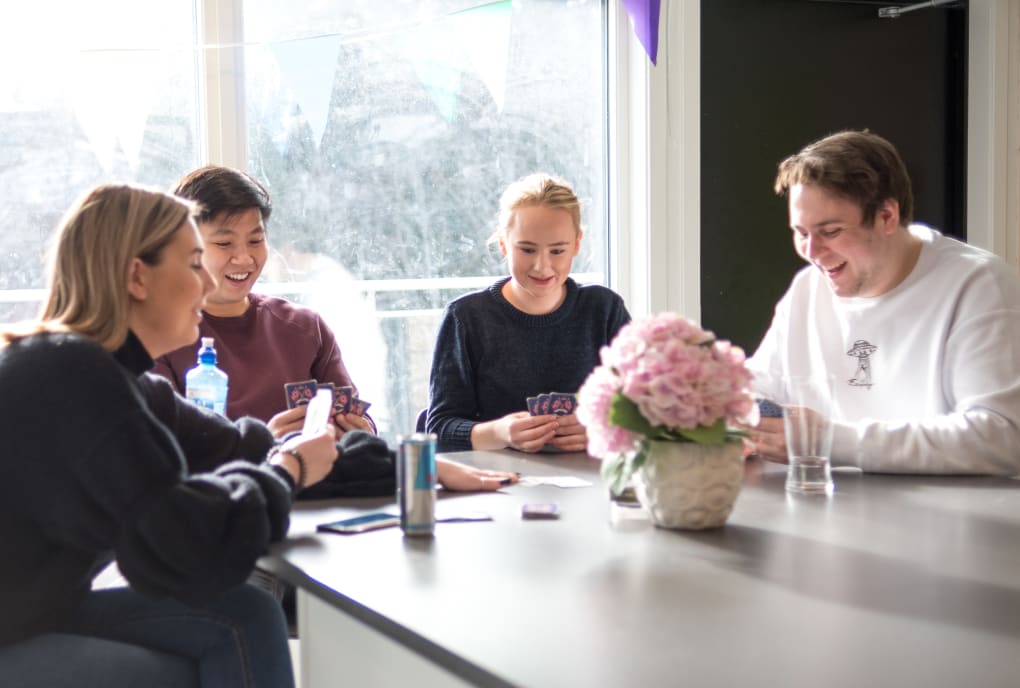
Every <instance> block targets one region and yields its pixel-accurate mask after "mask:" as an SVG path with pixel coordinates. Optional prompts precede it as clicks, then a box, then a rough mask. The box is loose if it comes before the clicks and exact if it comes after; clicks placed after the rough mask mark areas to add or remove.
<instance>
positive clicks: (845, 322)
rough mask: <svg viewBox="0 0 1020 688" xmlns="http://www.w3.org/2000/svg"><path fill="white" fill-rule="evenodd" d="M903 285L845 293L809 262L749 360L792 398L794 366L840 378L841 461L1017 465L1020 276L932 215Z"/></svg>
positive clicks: (777, 393) (1004, 468) (768, 393)
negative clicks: (948, 232)
mask: <svg viewBox="0 0 1020 688" xmlns="http://www.w3.org/2000/svg"><path fill="white" fill-rule="evenodd" d="M910 232H911V234H913V235H914V236H916V237H918V238H920V239H921V241H922V249H921V254H920V257H919V258H918V261H917V264H916V265H915V266H914V269H913V271H912V272H911V273H910V275H909V276H908V277H907V278H906V279H905V280H904V281H903V282H902V283H901V284H900V285H898V286H897V287H896V288H895V289H893V290H891V291H889V292H888V293H886V294H883V295H881V296H877V297H872V298H841V297H838V296H836V295H834V294H833V293H832V290H831V289H830V287H829V285H828V284H827V283H826V281H825V279H824V276H823V275H822V274H821V272H820V271H819V270H818V269H817V268H815V267H812V266H809V267H806V268H804V269H803V270H801V271H800V272H799V273H798V274H797V275H796V276H795V277H794V279H793V282H792V284H791V285H790V289H789V290H788V291H787V292H786V294H785V295H784V296H783V298H782V300H780V302H779V303H778V304H777V306H776V312H775V316H774V317H773V320H772V325H771V326H770V327H769V331H768V332H767V333H766V334H765V337H764V339H762V342H761V345H760V346H759V347H758V350H757V351H756V352H755V354H754V356H753V357H752V358H751V359H750V360H749V362H748V365H749V367H750V368H751V369H752V371H754V373H755V386H756V388H757V390H758V391H759V392H760V393H761V394H762V395H763V396H765V397H768V398H771V399H773V400H775V401H777V402H780V403H782V402H784V401H785V399H784V391H783V385H782V380H783V377H784V376H785V375H797V374H807V373H812V374H816V373H818V372H828V373H831V374H832V375H833V376H834V377H835V400H834V418H835V420H836V422H835V423H834V425H835V433H834V438H833V447H832V459H833V465H836V466H839V465H849V466H858V467H860V468H862V469H863V470H865V471H874V472H888V473H987V474H998V475H1015V474H1018V473H1020V279H1018V277H1017V274H1016V272H1015V270H1014V269H1013V268H1011V267H1009V266H1008V265H1006V264H1005V263H1004V262H1003V261H1002V260H1000V259H999V258H998V257H996V256H995V255H993V254H991V253H989V252H987V251H983V250H981V249H979V248H975V247H973V246H970V245H968V244H964V243H962V242H960V241H957V240H955V239H952V238H949V237H944V236H942V235H941V234H940V233H939V232H936V231H935V230H933V229H930V228H928V227H925V226H923V225H911V226H910Z"/></svg>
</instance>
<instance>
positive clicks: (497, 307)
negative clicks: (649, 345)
mask: <svg viewBox="0 0 1020 688" xmlns="http://www.w3.org/2000/svg"><path fill="white" fill-rule="evenodd" d="M509 279H510V278H509V277H505V278H503V279H501V280H499V281H498V282H496V283H495V284H493V285H491V286H490V287H488V288H487V289H484V290H482V291H477V292H473V293H471V294H467V295H466V296H462V297H460V298H459V299H456V300H455V301H453V302H451V303H450V305H449V306H447V307H446V313H445V315H444V316H443V321H442V323H441V324H440V326H439V335H438V337H437V339H436V348H435V353H434V354H433V359H432V375H431V381H430V384H429V387H430V389H429V395H430V398H431V405H430V406H429V413H428V430H429V432H434V433H436V434H437V435H438V445H439V449H440V451H459V450H464V449H470V448H471V429H472V428H473V427H474V426H475V425H476V424H477V423H480V422H484V421H490V420H495V419H496V418H502V417H503V416H505V415H507V414H508V413H513V412H515V411H526V410H527V404H526V401H525V400H526V399H527V398H528V397H530V396H535V395H538V394H542V393H545V392H568V393H576V392H577V390H578V389H579V388H580V387H581V384H582V383H583V382H584V380H585V378H587V377H588V374H589V373H591V371H592V370H594V368H595V366H596V365H598V362H599V349H600V348H602V347H603V346H605V345H607V344H609V342H611V341H612V340H613V337H615V336H616V333H617V332H619V331H620V328H621V327H623V326H624V325H626V324H627V323H628V322H630V314H629V313H628V312H627V308H626V306H624V304H623V299H621V298H620V296H619V295H618V294H616V293H614V292H612V291H610V290H609V289H607V288H605V287H603V286H600V285H597V284H589V285H585V286H579V285H578V284H577V283H576V282H574V280H573V279H571V278H568V279H567V281H566V287H567V296H566V298H565V299H564V300H563V303H562V304H560V307H559V308H557V309H556V310H555V311H553V312H552V313H548V314H546V315H529V314H528V313H525V312H524V311H521V310H518V309H517V308H516V307H514V306H513V305H512V304H511V303H510V302H509V301H507V300H506V298H505V297H504V296H503V285H504V284H506V282H507V280H509Z"/></svg>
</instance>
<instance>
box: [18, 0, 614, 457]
mask: <svg viewBox="0 0 1020 688" xmlns="http://www.w3.org/2000/svg"><path fill="white" fill-rule="evenodd" d="M213 1H214V0H198V2H197V3H196V11H197V12H198V14H197V15H196V14H194V12H193V9H192V8H191V6H190V3H160V2H154V1H150V2H137V1H134V2H132V1H127V0H125V1H124V2H111V1H109V0H103V1H102V2H97V3H92V4H91V5H89V11H85V10H83V9H80V8H78V6H77V4H75V3H73V2H70V1H67V2H66V3H61V5H65V4H66V7H65V8H64V9H66V11H67V12H68V13H71V12H77V13H78V14H79V15H80V16H77V15H70V16H73V20H72V21H69V22H68V25H69V26H71V25H73V26H74V30H73V31H70V30H69V33H68V34H67V35H66V36H63V37H54V35H53V33H52V24H50V23H47V22H46V21H44V17H43V16H42V15H41V12H42V10H40V11H39V12H40V16H38V17H26V18H25V20H24V21H23V22H20V24H19V27H20V28H16V29H13V30H12V31H11V33H13V34H18V35H19V36H20V37H21V38H22V40H23V42H22V49H28V46H34V48H32V50H34V51H35V52H34V53H33V54H35V55H36V56H37V57H42V58H45V60H42V61H40V60H39V59H34V60H33V59H28V60H25V59H24V58H23V57H18V59H17V61H18V63H26V64H36V63H39V64H42V63H44V62H47V61H49V62H48V63H47V64H50V63H51V66H50V67H47V68H46V69H45V71H39V69H41V68H36V67H33V69H34V70H35V71H34V72H33V73H32V74H31V75H28V74H26V75H23V76H20V77H19V76H13V77H12V76H11V75H6V74H5V75H4V76H0V79H11V78H14V79H18V81H17V83H16V84H15V85H16V86H18V88H16V89H15V90H14V91H13V92H14V93H15V94H18V95H16V96H15V98H14V99H12V101H11V102H4V101H0V117H2V118H3V121H4V123H3V124H0V131H2V132H3V133H4V134H5V136H4V141H5V143H4V144H0V145H3V146H5V148H4V149H3V150H4V151H5V152H4V153H3V155H4V165H2V166H0V170H2V171H0V174H4V175H5V177H6V178H7V179H6V180H7V182H8V183H7V184H6V185H5V187H3V188H4V190H3V191H2V192H0V193H4V194H5V195H6V198H5V203H4V205H3V206H2V207H4V208H5V212H8V213H15V215H12V216H10V217H9V218H8V220H9V221H8V222H7V223H6V226H7V227H8V228H9V230H8V231H7V232H6V233H5V234H4V238H3V239H0V241H3V242H4V244H3V246H2V247H0V248H2V259H3V261H4V269H3V271H2V275H3V277H2V279H3V282H2V283H0V290H6V291H0V308H2V309H3V315H2V317H0V320H10V319H14V318H16V317H27V316H31V315H32V314H34V312H35V310H36V308H37V306H38V299H39V297H40V294H39V293H38V291H37V290H38V289H39V288H41V287H42V276H41V271H39V270H37V268H36V265H37V263H38V262H39V261H38V256H39V255H41V250H42V247H43V245H44V243H45V237H46V236H48V235H49V233H50V232H51V230H52V228H53V227H54V225H55V224H56V222H57V220H58V218H59V216H60V214H61V213H62V212H63V210H64V209H65V208H66V207H67V206H68V205H69V204H70V202H71V201H72V200H73V198H74V197H76V196H77V195H78V194H79V193H80V192H81V191H83V190H84V189H85V188H87V187H88V186H90V185H91V184H93V183H96V182H100V181H106V180H112V179H131V180H137V181H141V182H145V183H150V184H154V185H157V186H161V187H164V188H165V187H168V186H170V185H171V184H172V183H173V182H174V181H175V180H176V179H177V178H178V177H179V176H180V175H181V174H183V173H184V172H186V171H188V170H189V169H191V168H193V167H195V166H196V165H198V164H201V163H204V162H206V161H205V160H199V159H198V157H199V155H200V154H199V153H198V152H197V151H201V150H203V149H204V146H203V145H202V144H203V142H202V141H201V140H199V139H198V138H197V136H196V134H195V132H196V131H197V130H198V126H197V121H198V114H197V113H199V112H204V111H206V108H207V106H208V104H207V103H199V102H196V96H195V95H194V94H195V93H197V92H198V88H197V87H198V84H199V83H200V81H201V80H200V79H199V74H200V72H199V70H200V65H202V64H222V63H217V62H216V61H215V60H211V61H206V62H203V61H200V60H198V59H197V57H199V56H200V53H201V52H202V51H204V53H205V56H206V57H207V58H209V57H210V56H212V57H215V55H214V53H215V52H216V51H223V52H226V51H231V52H232V54H233V55H235V56H236V57H235V58H234V61H233V63H232V64H233V69H234V70H236V71H234V72H233V76H234V77H235V80H234V84H233V85H234V86H235V87H236V86H240V85H242V84H243V88H241V87H236V88H231V89H223V90H222V93H217V92H213V95H212V96H210V97H214V98H227V99H229V98H231V97H233V95H232V94H238V95H237V97H238V98H239V99H240V100H241V101H242V102H240V103H232V104H231V103H228V104H226V105H225V106H224V107H222V108H221V111H224V112H230V111H237V112H241V113H243V119H244V125H243V126H244V128H245V131H246V132H247V135H246V152H244V153H242V154H240V155H237V156H236V157H237V158H238V159H225V160H215V161H214V162H223V163H226V164H233V165H236V166H240V167H246V168H247V169H248V171H249V172H251V173H252V174H253V175H255V176H256V177H258V178H259V179H260V180H262V181H263V182H264V183H266V185H267V187H268V189H269V191H270V193H271V194H272V196H273V203H274V211H273V217H272V218H271V221H270V226H269V233H270V244H271V247H272V249H273V252H274V256H273V259H272V260H271V261H270V264H269V265H268V266H267V268H266V271H265V272H264V274H263V277H262V281H261V283H260V285H259V286H258V287H256V289H257V290H261V291H265V292H268V293H275V294H280V295H284V296H286V297H288V298H291V299H293V300H295V301H299V302H303V303H306V304H307V305H309V306H312V307H313V308H315V309H316V310H318V311H320V312H321V313H322V314H323V316H324V317H325V318H326V320H327V322H329V324H330V325H331V327H332V328H333V330H334V331H335V332H336V334H337V338H338V340H339V341H340V345H341V349H342V351H343V355H344V361H345V362H346V364H347V367H348V369H349V370H350V371H351V374H352V376H353V377H354V380H355V381H356V383H357V384H358V386H359V388H360V390H361V395H362V397H363V398H365V399H366V400H368V401H371V402H372V404H373V406H372V411H371V413H372V414H373V417H374V418H375V419H376V420H377V422H378V423H379V425H380V429H381V430H382V431H383V433H384V434H386V435H389V436H390V437H392V436H394V435H396V434H398V433H401V432H407V431H410V430H411V429H412V428H413V427H414V418H415V415H416V413H417V411H418V409H419V408H421V407H423V406H425V405H426V404H427V393H428V373H429V366H430V363H431V356H432V346H433V341H434V337H435V331H436V327H437V326H438V322H439V318H440V316H441V313H442V308H443V306H444V305H445V304H446V303H447V302H448V301H449V300H451V299H452V298H455V297H456V296H459V295H460V294H463V293H465V292H467V291H470V290H473V289H478V288H482V287H484V286H486V285H488V284H490V283H491V282H492V281H493V280H494V279H495V277H496V276H498V275H502V274H505V271H504V267H503V264H502V260H501V259H500V257H499V256H498V251H496V250H495V249H492V250H490V249H489V248H488V247H487V246H486V239H487V237H488V236H489V235H490V234H491V233H492V231H493V230H494V229H495V218H496V209H497V204H498V197H499V194H500V192H501V191H502V189H503V188H504V187H505V186H506V185H507V184H508V183H509V182H511V181H513V180H515V179H517V178H519V177H521V176H523V175H524V174H527V173H529V172H533V171H538V170H541V171H547V172H551V173H554V174H558V175H561V176H563V177H565V178H566V179H568V180H569V181H570V182H571V183H572V184H573V185H574V186H575V189H576V190H577V191H578V194H579V196H580V197H581V198H582V201H583V202H584V211H583V223H584V224H585V229H586V237H585V240H584V250H583V251H582V254H581V256H579V257H578V259H577V260H576V261H575V263H574V271H575V273H580V275H579V278H580V279H581V280H583V281H595V282H603V283H605V281H606V278H605V275H606V274H607V272H608V271H607V269H606V263H607V255H606V253H607V251H606V246H607V245H608V239H607V234H608V233H607V227H606V224H607V222H606V199H605V194H606V188H607V182H606V154H605V150H606V140H607V132H606V120H607V115H606V113H607V105H606V95H605V90H606V89H605V82H606V58H605V54H606V50H605V36H606V31H605V23H606V20H605V15H606V9H605V2H604V1H600V0H513V2H511V1H510V0H501V1H496V2H485V1H483V0H433V1H432V2H421V1H420V0H387V1H386V2H379V1H378V0H345V2H342V3H340V2H334V3H303V4H301V5H298V6H295V5H294V4H293V3H290V2H287V1H286V0H245V1H244V2H241V1H240V0H234V2H232V3H230V2H226V3H224V2H219V3H218V6H217V8H216V9H217V10H218V11H219V12H223V11H224V10H223V7H222V6H226V7H229V8H236V10H237V11H239V12H240V14H241V16H240V17H228V18H227V19H226V20H221V27H220V29H219V33H218V34H217V35H218V38H217V39H212V40H211V39H209V38H205V39H204V41H205V44H204V45H203V41H202V40H199V39H198V38H196V35H195V33H194V31H195V30H194V26H195V25H196V16H199V17H202V16H205V14H204V13H203V12H204V9H205V7H204V3H205V2H213ZM97 5H99V6H102V7H101V9H99V8H97ZM295 7H300V8H301V11H300V12H299V11H296V10H295ZM56 11H57V10H54V9H53V7H52V5H49V6H47V9H46V13H47V15H48V16H53V14H54V13H55V12H56ZM64 16H68V15H64ZM111 17H117V22H116V23H112V24H111V23H110V22H111V20H110V18H111ZM93 18H95V19H93ZM100 18H101V19H100ZM232 20H233V21H232ZM107 26H110V27H112V28H109V29H107V28H105V27H107ZM223 26H227V27H229V26H237V27H239V29H238V32H237V33H236V34H232V33H230V31H229V30H226V31H225V32H224V30H223V29H222V27H223ZM0 30H5V29H0ZM5 31H6V30H5ZM78 36H85V37H86V39H87V42H86V43H81V42H80V41H78V42H76V40H74V39H75V37H78ZM8 63H10V60H9V61H8ZM85 63H87V64H93V65H94V67H93V69H92V70H88V71H86V72H85V74H87V75H88V76H89V77H90V80H89V81H87V82H82V81H81V80H80V77H81V74H82V72H81V71H77V72H76V71H74V69H75V68H76V65H79V64H85ZM209 69H210V71H211V70H213V69H215V67H209ZM220 76H221V77H222V74H221V75H220ZM76 79H78V81H76ZM85 83H88V84H89V87H88V88H80V86H82V85H83V84H85ZM76 84H77V85H78V86H79V88H77V89H75V88H74V87H75V85H76ZM19 89H20V90H19ZM9 91H11V89H3V90H0V94H6V93H8V92H9ZM78 91H84V93H85V96H88V97H87V98H85V99H84V100H80V99H79V98H76V96H75V95H74V93H76V92H78ZM0 98H8V96H6V95H0ZM89 98H91V100H89ZM81 103H86V104H90V105H91V106H92V109H91V110H89V109H88V108H86V109H84V110H82V107H81ZM89 112H91V113H93V114H96V115H100V116H99V117H97V120H96V122H97V123H96V124H95V126H96V127H98V128H97V129H96V132H97V133H91V130H90V129H89V128H88V124H87V123H86V120H85V119H83V117H84V116H85V115H86V114H87V113H89ZM19 127H20V128H19ZM212 135H213V136H228V135H230V132H229V131H227V132H224V131H220V132H217V131H215V130H214V131H213V134H212ZM12 141H16V142H18V143H17V144H12V143H10V142H12ZM213 148H214V149H215V146H214V147H213ZM228 157H229V154H228ZM58 171H59V172H58ZM8 267H10V268H12V269H11V270H9V269H8ZM19 290H32V291H19ZM522 401H523V400H522Z"/></svg>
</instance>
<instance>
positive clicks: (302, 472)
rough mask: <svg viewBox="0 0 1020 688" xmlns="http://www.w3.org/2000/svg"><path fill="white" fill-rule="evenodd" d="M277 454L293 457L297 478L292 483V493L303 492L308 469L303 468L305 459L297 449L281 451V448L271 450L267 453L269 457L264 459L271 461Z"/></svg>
mask: <svg viewBox="0 0 1020 688" xmlns="http://www.w3.org/2000/svg"><path fill="white" fill-rule="evenodd" d="M277 454H290V455H291V456H293V457H294V460H295V461H297V465H298V477H297V480H295V481H294V491H295V492H298V491H299V490H303V489H304V487H305V480H306V479H307V477H308V469H307V467H306V466H305V457H303V456H301V452H299V451H298V450H297V449H283V448H281V447H273V450H272V451H271V452H269V456H267V457H266V460H267V461H269V460H271V459H272V458H273V457H274V456H276V455H277Z"/></svg>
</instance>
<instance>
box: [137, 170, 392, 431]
mask: <svg viewBox="0 0 1020 688" xmlns="http://www.w3.org/2000/svg"><path fill="white" fill-rule="evenodd" d="M174 193H175V194H176V195H178V196H181V197H183V198H188V199H190V200H193V201H196V202H197V203H199V204H200V206H201V209H200V214H199V216H198V218H197V220H198V228H199V231H200V232H201V233H202V239H203V242H204V244H205V254H204V256H203V257H202V261H203V262H204V263H205V265H206V267H207V268H208V269H209V272H211V273H212V275H213V277H214V278H216V282H217V285H216V290H215V291H214V292H213V293H212V294H211V295H210V296H209V298H208V299H207V300H206V306H205V309H204V310H203V318H202V323H201V325H200V326H199V329H200V332H201V336H202V337H212V338H213V339H214V341H215V346H216V353H217V365H218V366H219V367H220V368H221V369H222V370H224V371H225V372H226V373H227V375H228V376H229V378H230V392H229V394H228V395H227V417H228V418H231V419H236V418H240V417H243V416H252V417H254V418H258V419H260V420H262V421H264V422H266V423H268V424H269V428H270V430H272V431H273V434H274V435H275V436H277V437H281V436H283V435H285V434H287V433H289V432H293V431H297V430H300V429H301V425H302V423H303V419H304V414H305V408H304V407H303V406H302V407H298V408H295V409H289V410H288V409H287V404H286V396H285V394H284V385H285V384H287V383H288V382H298V381H301V380H309V379H314V380H317V381H318V382H330V383H332V384H334V385H335V386H336V387H345V386H352V387H355V385H354V382H353V381H352V380H351V376H350V374H349V373H348V372H347V368H346V367H345V366H344V362H343V359H342V358H341V356H340V348H339V347H338V346H337V342H336V338H335V337H334V336H333V332H332V331H331V330H330V329H329V326H328V325H326V323H325V322H324V321H323V319H322V318H321V317H320V316H319V314H318V313H316V312H315V311H313V310H311V309H310V308H306V307H304V306H300V305H298V304H295V303H291V302H290V301H287V300H286V299H281V298H277V297H273V296H265V295H262V294H253V293H251V289H252V287H253V286H254V285H255V281H256V280H257V279H258V277H259V275H260V274H261V272H262V268H263V267H264V266H265V263H266V260H267V258H268V256H269V250H268V247H267V245H266V223H267V222H268V221H269V216H270V214H271V213H272V202H271V201H270V198H269V194H268V193H267V192H266V190H265V189H264V188H263V187H262V185H261V184H259V183H258V182H257V181H256V180H255V179H253V178H251V177H250V176H248V175H247V174H245V173H244V172H241V171H239V170H235V169H232V168H229V167H218V166H209V167H203V168H200V169H197V170H195V171H194V172H191V173H189V174H187V175H185V176H184V178H182V179H181V181H180V182H179V183H178V185H177V188H176V189H175V190H174ZM198 346H199V345H198V342H196V343H195V344H192V345H189V346H185V347H182V348H180V349H177V350H176V351H172V352H170V353H169V354H167V355H166V356H162V357H160V358H159V359H158V360H157V361H156V368H155V371H154V372H156V373H159V374H160V375H163V376H164V377H166V378H167V379H169V380H170V381H171V382H172V383H173V385H174V387H175V388H176V389H177V391H178V392H180V393H181V394H184V391H185V390H184V375H185V373H186V372H187V371H188V369H189V368H192V367H193V366H194V365H195V363H196V360H197V354H198ZM355 388H356V387H355ZM334 422H335V424H336V427H337V435H338V436H340V435H343V433H345V432H347V431H349V430H367V431H369V432H373V433H374V432H376V428H375V423H374V422H373V421H372V419H371V417H369V416H367V415H366V416H364V417H363V416H359V415H357V414H355V413H338V414H336V416H335V417H334Z"/></svg>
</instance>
